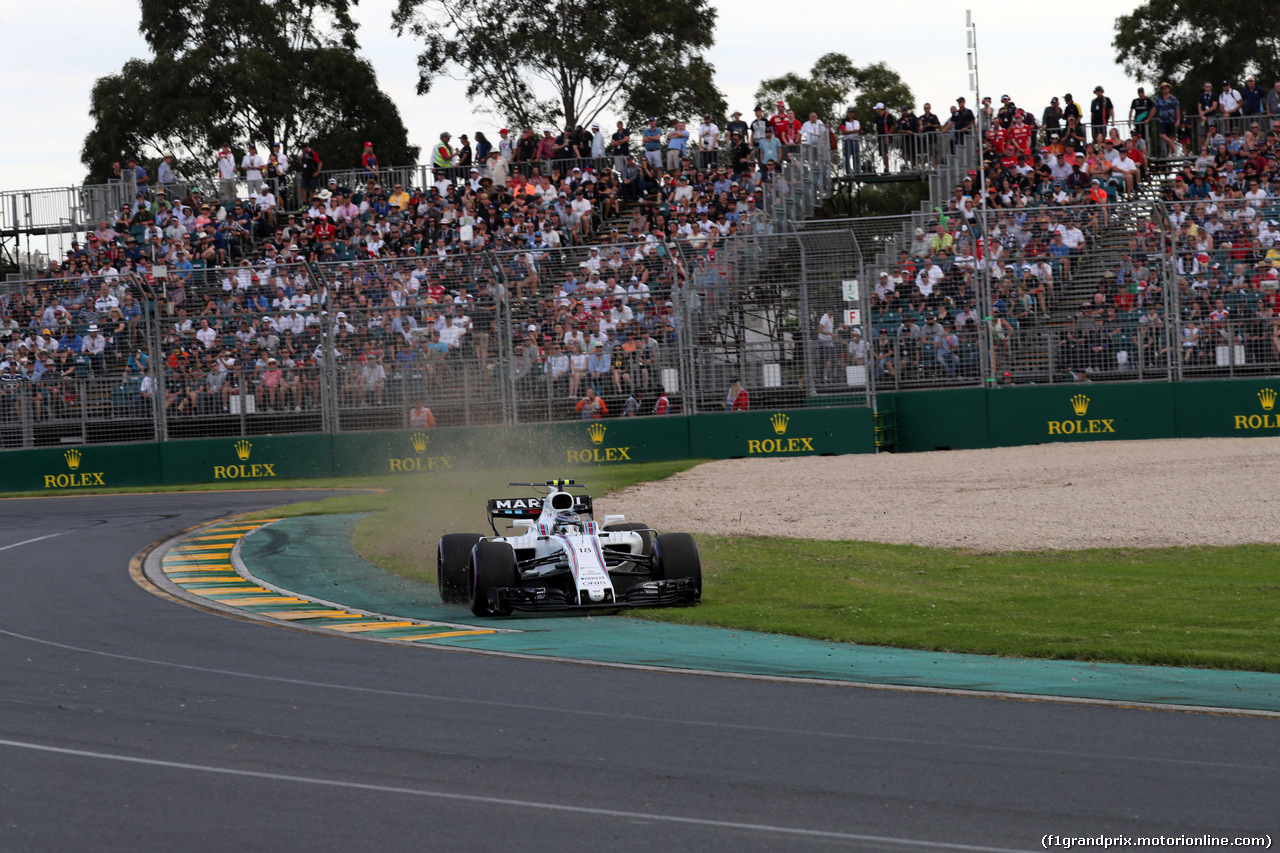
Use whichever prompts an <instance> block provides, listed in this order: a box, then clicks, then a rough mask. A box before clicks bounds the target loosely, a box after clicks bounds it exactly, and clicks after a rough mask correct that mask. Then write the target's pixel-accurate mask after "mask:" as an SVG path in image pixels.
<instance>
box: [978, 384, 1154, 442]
mask: <svg viewBox="0 0 1280 853" xmlns="http://www.w3.org/2000/svg"><path fill="white" fill-rule="evenodd" d="M1173 393H1174V385H1173V383H1171V382H1150V383H1124V384H1119V383H1117V384H1110V385H1097V384H1093V383H1080V384H1074V385H1037V386H1032V387H1022V388H994V389H992V390H990V391H988V392H987V420H988V423H989V427H988V430H989V437H988V440H989V442H990V446H991V447H1012V446H1016V445H1022V444H1043V443H1045V442H1050V441H1114V440H1117V439H1141V438H1175V437H1176V436H1177V430H1176V428H1175V423H1174V416H1173V413H1174V404H1173Z"/></svg>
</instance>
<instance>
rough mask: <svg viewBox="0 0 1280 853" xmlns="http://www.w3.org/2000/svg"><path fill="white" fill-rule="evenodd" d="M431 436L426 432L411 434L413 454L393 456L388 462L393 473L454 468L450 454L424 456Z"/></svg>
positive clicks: (410, 441) (410, 442)
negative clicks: (450, 462) (450, 461)
mask: <svg viewBox="0 0 1280 853" xmlns="http://www.w3.org/2000/svg"><path fill="white" fill-rule="evenodd" d="M430 441H431V436H429V435H427V434H426V433H425V432H415V433H414V434H413V435H411V436H409V444H410V445H411V446H412V447H413V452H414V454H415V455H413V456H402V457H399V458H396V457H392V458H391V459H388V460H387V462H388V464H389V465H390V466H391V473H393V474H404V473H407V472H409V471H442V470H444V469H445V468H452V467H453V466H452V465H451V464H449V460H450V459H451V458H452V457H449V456H423V455H422V454H424V453H426V452H427V444H428V443H430Z"/></svg>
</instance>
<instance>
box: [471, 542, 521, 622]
mask: <svg viewBox="0 0 1280 853" xmlns="http://www.w3.org/2000/svg"><path fill="white" fill-rule="evenodd" d="M469 574H470V576H471V612H472V613H474V614H475V615H477V616H506V615H507V614H509V613H510V612H511V608H510V607H506V608H493V607H491V606H490V605H489V590H491V589H494V588H495V587H504V586H515V585H516V584H517V583H519V581H520V573H519V572H518V571H517V570H516V552H515V551H513V550H511V546H510V545H508V544H507V543H506V542H477V543H476V545H475V547H474V548H472V549H471V565H470V570H469Z"/></svg>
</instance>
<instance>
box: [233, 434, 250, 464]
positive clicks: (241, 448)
mask: <svg viewBox="0 0 1280 853" xmlns="http://www.w3.org/2000/svg"><path fill="white" fill-rule="evenodd" d="M251 450H253V445H252V444H250V443H249V442H247V441H245V440H244V439H243V438H242V439H240V440H239V441H237V442H236V456H239V457H240V461H241V462H243V461H245V460H246V459H248V458H249V452H250V451H251Z"/></svg>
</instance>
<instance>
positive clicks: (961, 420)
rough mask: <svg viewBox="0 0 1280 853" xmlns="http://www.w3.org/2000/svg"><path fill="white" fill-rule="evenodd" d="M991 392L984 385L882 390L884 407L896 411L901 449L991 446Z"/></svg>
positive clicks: (878, 401) (881, 395)
mask: <svg viewBox="0 0 1280 853" xmlns="http://www.w3.org/2000/svg"><path fill="white" fill-rule="evenodd" d="M986 394H987V392H986V391H984V390H983V389H981V388H948V389H945V390H938V391H900V392H897V393H893V394H880V395H878V396H877V398H876V401H877V404H878V406H879V409H880V411H882V412H885V411H888V412H892V413H893V415H894V417H895V419H896V421H897V427H898V450H901V451H904V452H916V451H921V450H941V449H947V450H962V449H971V448H975V447H989V446H990V444H989V443H988V437H987V397H986Z"/></svg>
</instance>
